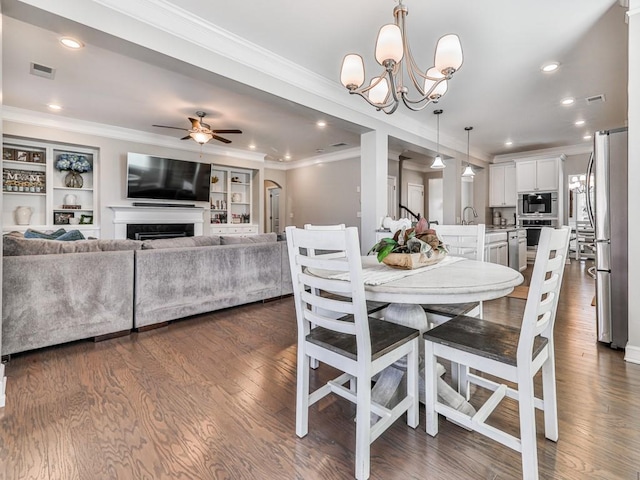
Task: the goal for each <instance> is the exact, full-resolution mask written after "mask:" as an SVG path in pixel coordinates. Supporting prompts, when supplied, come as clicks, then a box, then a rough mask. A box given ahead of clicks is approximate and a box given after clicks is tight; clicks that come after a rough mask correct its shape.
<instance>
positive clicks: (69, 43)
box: [60, 37, 84, 50]
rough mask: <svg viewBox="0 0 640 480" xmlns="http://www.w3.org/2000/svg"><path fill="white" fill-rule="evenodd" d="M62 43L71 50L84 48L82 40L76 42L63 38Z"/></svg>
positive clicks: (70, 38)
mask: <svg viewBox="0 0 640 480" xmlns="http://www.w3.org/2000/svg"><path fill="white" fill-rule="evenodd" d="M60 43H61V44H62V45H64V46H65V47H67V48H71V49H73V50H78V49H79V48H82V47H84V43H82V42H81V41H80V40H76V39H75V38H73V37H62V38H61V39H60Z"/></svg>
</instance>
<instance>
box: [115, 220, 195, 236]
mask: <svg viewBox="0 0 640 480" xmlns="http://www.w3.org/2000/svg"><path fill="white" fill-rule="evenodd" d="M193 230H194V229H193V223H130V224H128V225H127V238H130V239H131V240H152V239H156V238H176V237H193Z"/></svg>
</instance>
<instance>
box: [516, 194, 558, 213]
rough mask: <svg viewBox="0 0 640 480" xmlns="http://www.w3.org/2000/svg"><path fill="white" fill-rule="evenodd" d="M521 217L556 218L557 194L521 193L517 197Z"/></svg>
mask: <svg viewBox="0 0 640 480" xmlns="http://www.w3.org/2000/svg"><path fill="white" fill-rule="evenodd" d="M518 214H519V216H521V217H556V218H557V217H558V193H557V192H547V193H537V192H536V193H521V194H519V195H518Z"/></svg>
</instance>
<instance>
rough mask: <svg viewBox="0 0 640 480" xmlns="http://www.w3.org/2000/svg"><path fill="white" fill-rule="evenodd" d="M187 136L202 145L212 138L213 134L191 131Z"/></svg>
mask: <svg viewBox="0 0 640 480" xmlns="http://www.w3.org/2000/svg"><path fill="white" fill-rule="evenodd" d="M189 136H190V137H191V138H193V139H194V140H195V141H196V142H198V143H199V144H200V145H204V144H205V143H207V142H208V141H209V140H211V139H212V138H213V135H212V134H211V133H206V132H191V133H189Z"/></svg>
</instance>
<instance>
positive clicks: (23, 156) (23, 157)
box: [14, 150, 31, 162]
mask: <svg viewBox="0 0 640 480" xmlns="http://www.w3.org/2000/svg"><path fill="white" fill-rule="evenodd" d="M30 153H31V152H27V151H26V150H16V158H15V159H14V160H16V161H18V162H28V161H29V158H30V155H29V154H30Z"/></svg>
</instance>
